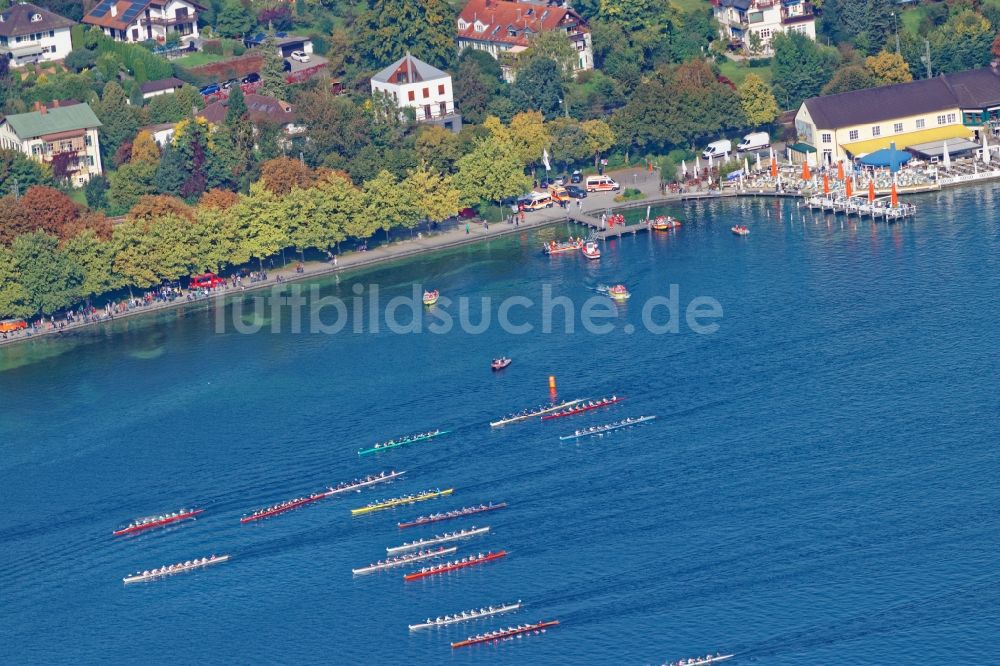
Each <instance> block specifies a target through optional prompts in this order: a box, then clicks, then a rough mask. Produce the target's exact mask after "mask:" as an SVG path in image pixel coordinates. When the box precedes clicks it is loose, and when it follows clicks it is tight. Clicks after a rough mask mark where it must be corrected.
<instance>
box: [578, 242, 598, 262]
mask: <svg viewBox="0 0 1000 666" xmlns="http://www.w3.org/2000/svg"><path fill="white" fill-rule="evenodd" d="M582 252H583V256H585V257H587V259H600V258H601V249H600V248H599V247H597V243H595V242H594V241H587V244H586V245H584V246H583V250H582Z"/></svg>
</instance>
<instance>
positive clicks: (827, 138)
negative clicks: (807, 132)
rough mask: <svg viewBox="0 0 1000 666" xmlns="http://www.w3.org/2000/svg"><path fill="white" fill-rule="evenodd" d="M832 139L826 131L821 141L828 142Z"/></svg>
mask: <svg viewBox="0 0 1000 666" xmlns="http://www.w3.org/2000/svg"><path fill="white" fill-rule="evenodd" d="M832 140H833V137H831V136H830V135H829V134H828V133H824V134H823V143H830V142H831V141H832Z"/></svg>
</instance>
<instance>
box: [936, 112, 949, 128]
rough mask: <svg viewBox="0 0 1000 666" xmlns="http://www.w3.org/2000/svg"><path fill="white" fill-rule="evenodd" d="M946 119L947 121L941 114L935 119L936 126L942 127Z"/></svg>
mask: <svg viewBox="0 0 1000 666" xmlns="http://www.w3.org/2000/svg"><path fill="white" fill-rule="evenodd" d="M947 119H948V117H947V116H946V115H944V114H943V113H942V114H941V115H940V116H938V117H937V124H938V125H944V123H945V121H946V120H947Z"/></svg>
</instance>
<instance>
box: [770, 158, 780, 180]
mask: <svg viewBox="0 0 1000 666" xmlns="http://www.w3.org/2000/svg"><path fill="white" fill-rule="evenodd" d="M777 177H778V160H776V159H774V158H773V157H772V158H771V178H777Z"/></svg>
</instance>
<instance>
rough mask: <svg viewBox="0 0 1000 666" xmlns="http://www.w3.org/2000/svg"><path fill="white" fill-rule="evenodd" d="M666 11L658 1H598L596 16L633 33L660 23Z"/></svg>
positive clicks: (663, 5) (665, 7) (664, 6)
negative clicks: (598, 6) (598, 7)
mask: <svg viewBox="0 0 1000 666" xmlns="http://www.w3.org/2000/svg"><path fill="white" fill-rule="evenodd" d="M668 9H669V8H668V6H667V5H666V3H663V2H658V0H600V9H599V10H598V16H599V17H600V18H602V19H604V20H606V21H608V22H610V23H614V24H617V25H619V26H621V27H622V28H623V29H624V30H626V31H627V32H635V31H638V30H642V29H643V28H645V27H646V26H648V25H653V24H657V23H661V22H662V21H663V18H664V16H665V14H666V12H667V11H668Z"/></svg>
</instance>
